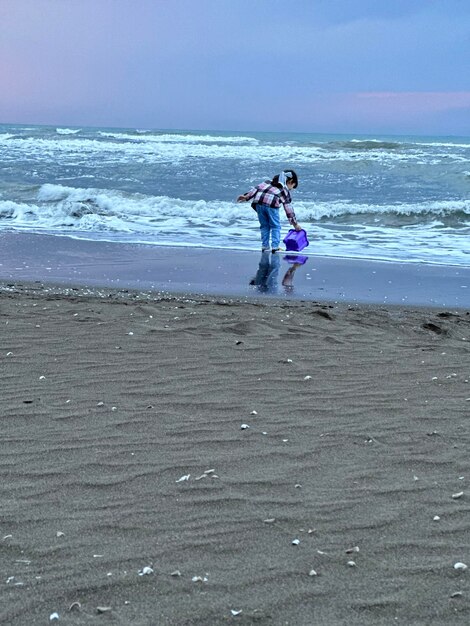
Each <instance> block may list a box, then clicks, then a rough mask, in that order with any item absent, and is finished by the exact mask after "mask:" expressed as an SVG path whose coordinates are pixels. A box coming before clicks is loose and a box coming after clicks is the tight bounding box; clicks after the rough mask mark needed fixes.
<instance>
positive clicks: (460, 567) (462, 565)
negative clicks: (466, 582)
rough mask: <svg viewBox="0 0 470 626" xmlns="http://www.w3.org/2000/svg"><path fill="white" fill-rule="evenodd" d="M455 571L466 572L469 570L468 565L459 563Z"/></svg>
mask: <svg viewBox="0 0 470 626" xmlns="http://www.w3.org/2000/svg"><path fill="white" fill-rule="evenodd" d="M454 569H456V570H460V571H462V572H464V571H465V570H466V569H468V565H465V563H460V561H459V562H458V563H456V564H455V565H454Z"/></svg>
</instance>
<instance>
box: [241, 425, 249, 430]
mask: <svg viewBox="0 0 470 626" xmlns="http://www.w3.org/2000/svg"><path fill="white" fill-rule="evenodd" d="M240 428H241V430H246V429H247V428H250V427H249V426H248V424H242V425H241V426H240Z"/></svg>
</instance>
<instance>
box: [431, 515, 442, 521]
mask: <svg viewBox="0 0 470 626" xmlns="http://www.w3.org/2000/svg"><path fill="white" fill-rule="evenodd" d="M432 519H433V521H434V522H438V521H439V520H440V519H441V518H440V517H439V515H435V516H434V517H433V518H432Z"/></svg>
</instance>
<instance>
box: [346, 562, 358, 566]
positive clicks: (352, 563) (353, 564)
mask: <svg viewBox="0 0 470 626" xmlns="http://www.w3.org/2000/svg"><path fill="white" fill-rule="evenodd" d="M348 565H349V567H356V562H355V561H348Z"/></svg>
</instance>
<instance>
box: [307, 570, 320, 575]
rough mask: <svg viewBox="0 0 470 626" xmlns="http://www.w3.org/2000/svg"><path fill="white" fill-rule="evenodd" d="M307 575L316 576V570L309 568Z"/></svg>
mask: <svg viewBox="0 0 470 626" xmlns="http://www.w3.org/2000/svg"><path fill="white" fill-rule="evenodd" d="M308 575H309V576H318V574H317V572H316V571H315V570H314V569H311V570H310V571H309V573H308Z"/></svg>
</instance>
